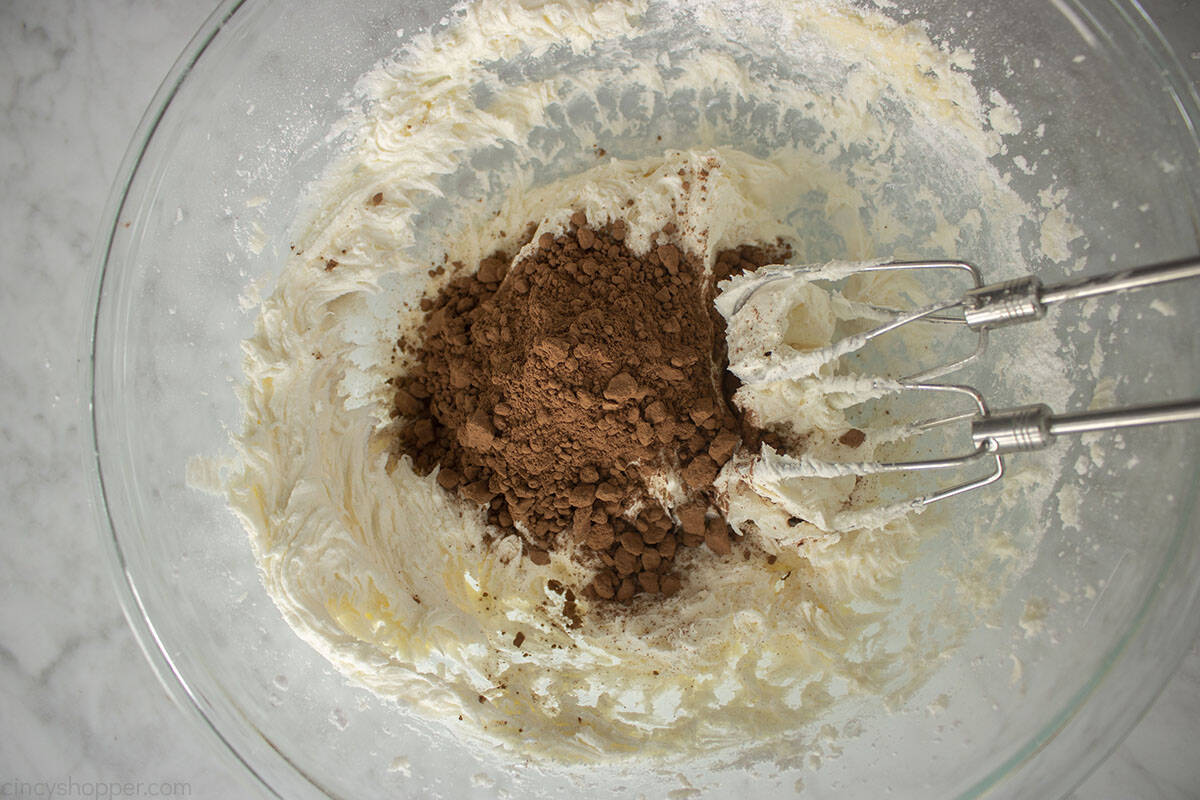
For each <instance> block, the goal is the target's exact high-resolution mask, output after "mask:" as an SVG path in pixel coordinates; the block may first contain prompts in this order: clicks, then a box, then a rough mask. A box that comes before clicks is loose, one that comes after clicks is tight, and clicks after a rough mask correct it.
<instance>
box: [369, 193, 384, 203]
mask: <svg viewBox="0 0 1200 800" xmlns="http://www.w3.org/2000/svg"><path fill="white" fill-rule="evenodd" d="M382 202H383V192H376V193H375V194H373V195H371V205H373V206H377V205H379V204H380V203H382Z"/></svg>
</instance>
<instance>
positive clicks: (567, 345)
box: [392, 212, 776, 601]
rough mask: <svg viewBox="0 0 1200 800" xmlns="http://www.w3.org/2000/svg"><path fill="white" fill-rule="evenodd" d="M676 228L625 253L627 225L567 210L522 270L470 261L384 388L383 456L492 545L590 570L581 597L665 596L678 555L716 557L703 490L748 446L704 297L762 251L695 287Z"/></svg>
mask: <svg viewBox="0 0 1200 800" xmlns="http://www.w3.org/2000/svg"><path fill="white" fill-rule="evenodd" d="M674 233H675V230H674V226H673V225H668V226H667V227H666V228H664V230H663V231H662V232H661V233H660V234H659V235H658V236H657V237H656V240H655V244H654V246H652V247H651V249H650V251H649V252H648V253H646V254H645V255H636V254H634V253H633V252H632V251H631V250H629V248H627V247H626V246H625V244H624V241H623V240H624V237H625V224H624V222H622V221H619V220H618V221H615V222H612V223H610V224H608V225H605V226H604V227H603V228H593V227H591V226H589V225H588V224H587V220H586V218H585V216H584V215H583V213H582V212H577V213H576V214H575V215H574V216H573V217H572V220H571V226H570V231H569V232H568V233H566V234H564V235H561V236H557V237H555V236H553V235H551V234H543V235H542V236H541V237H540V239H539V240H538V242H537V246H536V249H535V250H534V251H533V253H532V254H531V255H529V256H527V257H526V258H524V259H522V260H521V261H518V262H516V263H511V259H510V258H509V257H507V256H506V255H504V254H502V253H496V254H494V255H493V256H491V257H488V258H485V259H483V261H481V262H480V263H479V265H478V268H477V270H476V271H475V273H474V274H472V275H462V276H459V277H457V278H454V279H453V280H451V281H450V282H449V283H448V284H447V285H446V286H445V287H444V288H443V289H442V290H441V291H440V292H439V293H438V295H437V296H436V297H435V298H426V299H425V300H423V301H422V309H423V310H424V311H425V312H426V313H425V318H424V322H423V324H422V325H421V328H420V330H419V332H418V337H419V342H418V344H417V345H416V347H415V361H416V364H415V366H414V367H413V368H412V369H410V370H409V371H408V372H407V374H405V375H402V376H399V377H397V378H395V379H394V380H393V382H392V383H393V386H394V389H395V413H396V415H397V416H398V417H399V418H400V424H399V435H398V445H397V446H398V452H399V453H400V454H406V455H408V456H409V457H410V458H411V459H412V463H413V465H414V468H415V470H416V471H417V472H418V473H419V474H422V475H427V474H429V473H431V472H433V470H435V469H437V470H438V473H437V481H438V483H439V484H440V485H441V486H442V487H443V488H445V489H447V490H449V491H454V492H457V493H458V494H459V495H460V496H461V497H463V498H464V499H465V500H466V501H468V502H471V503H478V504H480V505H481V506H485V507H486V513H487V520H488V523H489V525H490V526H491V529H490V530H491V531H492V534H493V535H494V536H496V537H503V536H506V535H510V534H516V535H519V536H521V538H522V540H523V541H524V548H523V549H524V552H525V554H526V555H527V556H528V557H529V558H530V559H531V560H532V561H533V562H534V563H537V564H546V563H548V562H549V552H550V551H552V550H563V549H566V550H569V552H571V553H572V554H573V555H574V556H575V557H576V558H579V559H581V560H583V561H584V563H586V564H587V565H589V566H592V567H594V568H595V577H594V579H593V580H592V581H591V582H590V583H589V584H588V585H587V586H586V587H582V589H583V591H585V592H587V593H588V595H589V596H591V597H599V598H603V599H615V600H619V601H629V600H630V599H632V598H633V597H634V596H635V595H637V594H640V593H648V594H661V595H667V596H669V595H672V594H674V593H675V592H677V591H678V590H679V589H680V586H681V581H682V578H681V576H680V575H679V574H678V572H677V571H676V569H675V556H676V553H677V552H678V550H679V548H680V547H697V546H699V545H701V544H706V545H707V547H708V548H709V549H710V550H712V551H713V552H714V553H716V554H718V555H728V554H729V553H730V552H731V548H732V542H733V540H734V539H735V538H736V534H735V533H734V532H732V531H731V530H730V529H729V528H728V526H727V525H726V524H725V521H724V519H723V518H722V517H721V515H720V512H719V510H718V509H716V508H714V506H713V504H712V501H713V487H712V481H713V479H714V478H715V477H716V475H717V472H718V471H719V470H720V469H721V467H722V466H723V465H724V464H725V462H726V461H728V460H729V458H730V457H731V456H732V455H733V454H734V453H735V452H736V451H737V449H738V448H739V446H742V444H743V440H744V439H745V438H747V437H749V438H751V439H753V441H750V442H747V443H746V444H747V445H748V446H750V447H754V448H756V447H757V446H758V441H757V433H756V432H754V431H753V430H752V429H750V428H749V427H748V426H746V425H745V424H744V423H743V420H741V419H740V418H739V417H738V415H736V414H735V413H734V411H733V410H732V409H731V406H730V405H729V403H728V402H727V399H726V397H727V393H728V392H730V391H731V390H732V389H733V388H735V387H733V386H729V385H725V386H724V391H723V381H725V380H728V378H731V377H732V376H728V374H727V373H725V369H724V367H725V364H724V359H725V346H724V326H723V320H721V318H720V316H719V315H718V314H717V313H716V311H715V310H714V309H713V306H712V297H713V291H714V288H713V287H714V281H715V280H717V279H719V278H721V277H724V276H725V275H728V274H731V273H733V272H737V271H740V270H744V269H754V268H756V267H757V266H761V265H762V264H764V263H767V262H768V260H769V259H770V256H772V255H776V254H775V253H768V252H767V251H765V250H763V249H761V248H756V247H742V248H738V249H736V250H730V251H726V252H724V253H722V254H721V255H720V257H719V258H718V265H717V269H716V270H715V272H716V275H714V276H708V277H707V278H706V277H705V276H704V274H703V266H702V264H701V263H700V262H699V261H698V260H697V259H696V258H695V257H693V256H692V255H690V254H688V253H685V252H684V251H682V249H681V248H679V247H677V246H676V245H675V244H674V243H672V242H671V238H672V236H673V234H674ZM400 346H403V342H402V343H400ZM667 471H673V472H674V473H676V474H678V475H679V476H680V479H681V480H682V482H683V485H684V486H685V487H686V490H687V492H686V493H687V499H686V501H685V502H683V503H681V504H679V505H678V506H675V507H670V508H664V507H663V506H662V505H661V504H660V502H659V501H658V500H655V499H654V497H652V495H651V493H650V491H649V489H648V482H649V481H651V480H652V479H654V478H656V477H661V476H662V475H663V474H664V472H667ZM572 545H574V546H572Z"/></svg>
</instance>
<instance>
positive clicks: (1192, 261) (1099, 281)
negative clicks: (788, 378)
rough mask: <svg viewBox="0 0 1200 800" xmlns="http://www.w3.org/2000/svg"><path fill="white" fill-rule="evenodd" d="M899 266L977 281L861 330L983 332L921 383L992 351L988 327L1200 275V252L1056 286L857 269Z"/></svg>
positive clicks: (941, 266)
mask: <svg viewBox="0 0 1200 800" xmlns="http://www.w3.org/2000/svg"><path fill="white" fill-rule="evenodd" d="M897 270H905V271H907V270H946V271H952V272H955V271H956V272H962V273H964V274H966V275H967V276H969V277H970V278H971V281H972V282H973V284H974V287H973V288H971V289H969V290H968V291H967V292H966V293H964V294H963V296H962V297H960V298H958V299H956V300H949V301H945V302H941V303H935V304H933V305H930V306H926V307H924V308H920V309H916V310H914V311H909V312H894V311H892V310H891V309H877V310H878V311H881V312H885V313H894V314H895V317H894V318H893V319H891V320H889V321H888V322H887V323H885V324H883V325H880V326H879V327H877V328H873V329H871V330H869V331H867V332H866V333H863V334H860V337H861V340H862V341H863V342H864V343H866V342H868V341H870V340H871V339H875V338H877V337H879V336H882V335H883V334H885V333H890V332H891V331H894V330H896V329H898V328H901V327H903V326H905V325H909V324H911V323H914V322H941V323H951V324H959V325H963V326H965V327H967V328H968V329H970V330H972V331H975V332H976V333H977V334H978V337H979V338H978V342H977V344H976V347H975V350H974V351H973V352H972V353H971V354H970V355H968V356H966V357H964V358H961V359H958V360H957V361H953V362H950V363H946V364H940V365H938V366H935V367H931V368H930V369H927V370H923V371H921V372H918V373H915V374H913V375H907V376H905V377H904V378H901V380H902V381H905V382H912V383H921V382H923V381H929V380H932V379H934V378H939V377H941V376H943V375H946V374H948V373H950V372H953V371H955V370H957V369H960V368H961V367H964V366H966V365H967V364H969V363H971V362H972V361H975V360H976V359H978V358H979V357H980V356H982V355H983V354H984V353H985V352H986V351H987V343H988V331H990V330H992V329H993V328H1001V327H1004V326H1006V325H1015V324H1017V323H1021V322H1029V321H1030V320H1035V319H1041V318H1042V317H1044V316H1046V309H1048V308H1049V307H1050V306H1052V305H1054V304H1056V303H1061V302H1064V301H1066V300H1083V299H1085V298H1088V297H1097V296H1099V295H1105V294H1114V293H1118V292H1129V291H1134V290H1136V289H1144V288H1146V287H1148V286H1158V285H1160V284H1164V283H1171V282H1173V281H1180V280H1185V279H1187V278H1198V277H1200V258H1186V259H1181V260H1179V261H1168V262H1164V263H1161V264H1151V265H1149V266H1145V267H1134V268H1132V269H1125V270H1119V271H1117V272H1109V273H1105V274H1102V275H1094V276H1091V277H1085V278H1079V279H1077V280H1072V281H1066V282H1064V283H1059V284H1054V285H1052V286H1045V285H1043V284H1042V282H1041V280H1039V279H1038V278H1037V277H1035V276H1033V275H1026V276H1024V277H1021V278H1014V279H1012V280H1008V281H1002V282H1000V283H990V284H986V285H985V284H984V283H983V276H982V275H981V274H980V272H979V269H978V268H976V267H975V266H973V265H971V264H968V263H966V262H965V261H896V262H892V263H888V264H872V265H868V266H864V267H861V268H860V269H858V270H857V271H858V272H889V271H897ZM785 277H791V278H798V277H800V274H797V273H791V274H790V275H788V274H785V273H779V274H775V275H771V276H769V277H767V278H766V279H765V280H764V281H763V283H762V285H761V286H756V287H754V289H753V291H752V292H749V293H747V294H746V296H745V297H744V298H743V299H742V300H741V302H740V303H739V304H738V306H737V307H736V308H735V312H736V310H740V308H741V307H742V306H744V305H745V303H746V302H747V301H748V300H749V298H750V296H751V295H752V294H753V292H756V291H758V289H760V288H762V286H765V285H767V284H768V283H771V282H773V281H776V280H780V279H783V278H785ZM948 312H949V313H948Z"/></svg>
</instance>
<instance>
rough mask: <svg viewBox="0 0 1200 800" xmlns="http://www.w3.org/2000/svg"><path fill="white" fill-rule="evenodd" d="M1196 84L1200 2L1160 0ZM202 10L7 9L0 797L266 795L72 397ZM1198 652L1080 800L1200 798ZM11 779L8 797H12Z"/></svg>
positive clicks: (38, 1)
mask: <svg viewBox="0 0 1200 800" xmlns="http://www.w3.org/2000/svg"><path fill="white" fill-rule="evenodd" d="M1148 8H1149V10H1150V11H1151V13H1152V14H1155V15H1157V16H1158V17H1159V18H1163V19H1168V20H1170V21H1171V24H1168V25H1167V26H1165V27H1166V29H1167V31H1168V35H1169V36H1170V37H1171V38H1172V39H1173V41H1174V44H1175V46H1176V48H1177V49H1178V51H1179V52H1180V55H1181V56H1182V57H1183V58H1184V59H1185V60H1187V62H1188V64H1187V65H1188V66H1189V68H1190V69H1191V70H1192V73H1193V75H1196V76H1200V10H1198V8H1197V6H1196V5H1195V4H1194V3H1192V2H1187V1H1186V0H1185V1H1179V0H1176V2H1166V1H1165V0H1159V2H1155V3H1152V4H1148ZM209 10H210V8H209V4H208V3H206V2H195V0H158V1H155V2H152V1H151V0H93V1H92V2H84V1H82V0H75V2H68V0H9V2H5V3H3V4H0V108H2V113H0V242H3V243H4V246H3V248H0V253H2V255H0V259H2V260H3V282H2V283H0V342H2V344H0V465H2V466H0V502H2V503H3V507H4V510H5V513H4V515H3V519H2V521H0V531H2V534H0V535H2V542H3V551H4V555H3V558H0V609H2V612H0V709H2V711H0V713H2V714H3V717H2V721H3V727H4V731H3V735H0V794H4V793H5V792H4V788H5V787H4V784H5V782H11V781H25V782H28V783H30V784H32V783H34V782H38V781H51V782H54V781H68V780H73V781H75V782H76V783H77V784H79V783H82V782H92V781H95V782H109V781H117V782H121V783H125V782H137V781H141V782H145V783H148V782H159V781H167V782H170V783H183V784H186V785H187V787H188V796H190V797H201V798H206V797H214V798H218V797H219V798H228V797H249V796H254V794H255V792H254V791H253V789H252V788H251V787H250V785H249V784H248V783H246V782H244V781H243V779H241V778H240V777H236V776H235V775H234V772H233V770H232V768H231V767H230V766H229V764H228V763H227V762H226V761H225V760H223V759H222V758H221V757H219V756H218V754H217V752H216V749H215V748H214V747H213V746H212V745H211V743H210V742H209V741H207V740H206V739H205V737H203V736H202V735H201V732H200V731H198V730H197V729H195V728H194V727H193V726H192V725H191V723H190V722H189V720H187V719H186V718H185V717H184V716H183V715H182V714H180V713H179V712H178V710H177V709H175V708H173V707H172V704H171V702H170V700H169V699H168V698H167V696H166V694H165V692H164V691H163V690H162V689H161V688H160V687H159V686H158V685H157V683H156V681H155V679H154V677H153V675H152V673H151V671H150V669H149V667H148V666H147V665H146V663H145V661H144V659H143V657H142V655H141V653H140V652H139V651H138V649H137V646H136V644H135V643H134V640H133V637H132V635H131V634H130V633H129V631H128V629H127V627H126V624H125V621H124V619H123V618H122V615H121V611H120V609H119V607H118V604H117V602H116V599H115V596H114V593H113V591H112V588H111V585H110V578H109V575H108V570H107V563H106V554H105V552H104V550H103V548H102V547H101V542H100V541H99V539H98V537H97V535H96V533H95V526H94V521H93V518H92V514H91V511H90V509H89V507H88V504H87V501H86V495H87V485H86V480H85V477H84V474H85V473H84V470H83V465H82V456H81V436H82V435H83V431H82V430H81V427H82V426H81V416H80V413H79V411H78V408H77V406H76V396H75V395H76V389H77V385H78V380H77V378H78V363H77V360H78V357H79V341H80V336H81V333H82V329H81V324H80V322H79V319H80V315H81V313H82V311H83V308H84V305H85V299H86V298H85V295H86V293H87V290H88V287H89V284H90V277H89V275H88V271H89V267H90V262H89V250H90V247H91V244H92V237H93V236H94V234H95V232H96V229H97V226H98V223H99V219H100V215H101V211H102V208H103V204H104V202H105V198H106V197H107V193H108V189H109V185H110V183H111V181H112V180H113V177H114V175H115V174H116V170H117V166H118V164H119V162H120V159H121V157H122V154H123V152H124V150H125V147H126V145H127V143H128V141H129V138H130V136H131V134H132V132H133V130H134V128H135V126H136V124H137V121H138V119H139V117H140V115H141V114H142V111H143V109H144V108H145V106H146V104H147V102H148V101H149V99H150V97H151V95H152V94H153V92H154V90H155V88H156V87H157V85H158V82H159V81H160V80H161V78H162V76H163V75H165V74H166V72H167V70H168V68H169V67H170V65H171V63H172V62H173V60H174V59H175V57H176V56H177V55H178V53H179V52H180V50H181V49H182V48H183V46H184V45H185V44H186V42H187V40H188V39H189V38H190V36H191V35H192V33H193V32H194V31H195V30H196V29H197V28H198V27H199V25H200V23H201V22H202V20H203V19H204V17H205V16H206V15H207V13H208V11H209ZM1197 741H1200V649H1197V648H1193V650H1192V652H1191V654H1190V655H1189V656H1188V658H1187V659H1186V660H1185V662H1184V664H1183V666H1182V668H1181V669H1180V671H1179V673H1178V674H1177V675H1176V676H1175V678H1174V679H1173V680H1172V681H1171V683H1170V684H1168V686H1167V688H1166V690H1165V691H1164V693H1163V695H1162V696H1161V697H1160V699H1159V701H1158V702H1157V703H1156V704H1155V706H1154V707H1153V708H1152V709H1151V710H1150V712H1149V713H1148V715H1147V716H1146V718H1145V719H1144V720H1143V721H1142V722H1141V724H1140V725H1139V726H1138V727H1137V728H1136V729H1135V731H1134V732H1133V734H1132V735H1131V736H1130V737H1129V738H1128V739H1127V740H1126V741H1125V743H1124V744H1122V745H1121V746H1120V747H1119V748H1118V750H1117V751H1116V752H1115V753H1114V754H1113V755H1112V756H1111V757H1110V758H1109V759H1108V760H1107V761H1105V762H1104V763H1103V764H1102V765H1101V767H1100V768H1099V769H1098V770H1097V772H1096V773H1094V774H1093V775H1092V777H1091V778H1089V779H1088V781H1087V782H1086V783H1085V784H1084V785H1083V786H1082V787H1081V788H1080V789H1079V790H1078V791H1077V792H1076V794H1075V795H1074V800H1126V798H1136V799H1137V800H1182V799H1183V798H1195V797H1200V758H1197V744H1196V743H1197ZM12 789H13V787H12V786H9V789H8V794H10V795H11V794H14V792H13V791H12Z"/></svg>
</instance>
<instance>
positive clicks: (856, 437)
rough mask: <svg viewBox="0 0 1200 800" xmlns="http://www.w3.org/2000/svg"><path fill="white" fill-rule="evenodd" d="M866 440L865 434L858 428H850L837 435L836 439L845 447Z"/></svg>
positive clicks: (856, 445)
mask: <svg viewBox="0 0 1200 800" xmlns="http://www.w3.org/2000/svg"><path fill="white" fill-rule="evenodd" d="M866 440H867V434H866V433H864V432H863V431H860V430H859V429H858V428H851V429H850V430H848V431H846V432H845V433H843V434H842V435H841V436H839V437H838V441H839V442H841V443H842V444H844V445H846V447H858V446H860V445H861V444H862V443H863V442H865V441H866Z"/></svg>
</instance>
